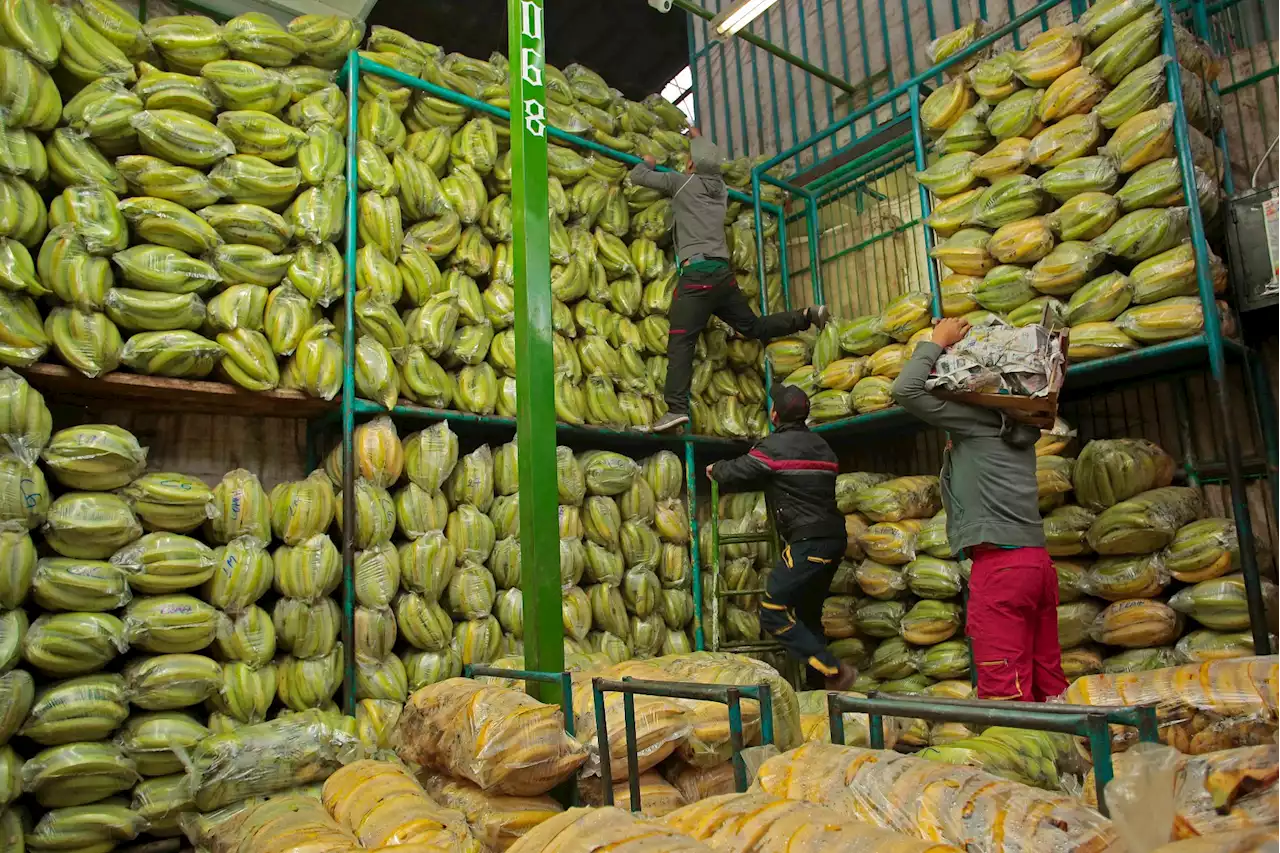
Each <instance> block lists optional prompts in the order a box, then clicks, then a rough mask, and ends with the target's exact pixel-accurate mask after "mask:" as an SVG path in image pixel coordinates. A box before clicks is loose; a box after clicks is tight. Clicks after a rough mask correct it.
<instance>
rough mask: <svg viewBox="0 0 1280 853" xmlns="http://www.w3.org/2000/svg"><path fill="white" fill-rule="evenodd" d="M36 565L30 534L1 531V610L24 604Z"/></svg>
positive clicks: (34, 548) (12, 608)
mask: <svg viewBox="0 0 1280 853" xmlns="http://www.w3.org/2000/svg"><path fill="white" fill-rule="evenodd" d="M36 563H37V560H36V546H35V543H34V542H33V541H32V539H31V536H30V534H28V533H27V532H25V531H18V530H0V608H3V609H5V610H14V609H15V608H17V607H18V606H19V605H21V604H22V602H23V600H24V599H25V598H26V596H27V593H28V592H29V591H30V588H31V582H32V579H33V578H34V576H35V569H36ZM111 609H114V608H111Z"/></svg>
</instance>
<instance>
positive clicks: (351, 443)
mask: <svg viewBox="0 0 1280 853" xmlns="http://www.w3.org/2000/svg"><path fill="white" fill-rule="evenodd" d="M346 83H347V225H346V228H347V233H346V250H347V251H346V258H345V260H346V302H347V306H346V310H345V311H343V312H342V315H343V324H342V326H343V328H342V517H343V518H346V519H349V520H351V519H355V517H356V487H355V469H356V458H355V457H356V447H355V436H354V433H355V429H356V382H355V372H356V310H355V308H356V191H357V187H356V184H357V183H358V181H357V180H356V144H357V142H358V132H357V126H358V121H357V117H358V115H359V112H360V54H358V53H356V52H355V51H354V50H353V51H351V52H350V53H349V54H347V80H346ZM355 550H356V526H355V524H354V522H352V521H349V522H348V523H347V524H346V525H344V526H343V529H342V651H343V654H344V656H345V658H344V660H343V667H342V707H343V710H344V711H345V712H346V713H347V714H351V715H354V714H355V712H356V642H355V634H356V631H355V613H356V610H355V607H356V585H355Z"/></svg>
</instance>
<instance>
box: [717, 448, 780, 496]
mask: <svg viewBox="0 0 1280 853" xmlns="http://www.w3.org/2000/svg"><path fill="white" fill-rule="evenodd" d="M763 446H764V445H763V443H761V446H760V447H757V448H755V449H753V450H752V451H751V452H750V453H746V454H744V455H742V456H739V457H737V458H736V459H725V460H724V461H722V462H716V463H715V464H714V465H709V466H707V475H708V476H709V477H711V479H713V480H715V481H716V482H717V483H719V484H720V486H721V488H723V489H725V490H727V491H731V492H744V491H750V490H752V489H759V488H762V487H763V486H764V479H765V478H766V477H767V476H768V475H769V471H770V468H769V465H768V463H767V462H766V460H767V459H768V458H769V457H768V455H767V453H766V451H764V449H763Z"/></svg>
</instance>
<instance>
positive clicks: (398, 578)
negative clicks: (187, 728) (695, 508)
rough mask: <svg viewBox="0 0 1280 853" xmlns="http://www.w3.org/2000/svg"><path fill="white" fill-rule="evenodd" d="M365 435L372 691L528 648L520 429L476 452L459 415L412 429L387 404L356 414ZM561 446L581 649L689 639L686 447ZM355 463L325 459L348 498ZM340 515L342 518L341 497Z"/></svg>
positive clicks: (359, 589) (362, 466) (359, 446)
mask: <svg viewBox="0 0 1280 853" xmlns="http://www.w3.org/2000/svg"><path fill="white" fill-rule="evenodd" d="M355 449H356V457H355V458H356V465H357V480H356V504H357V526H356V546H357V548H358V549H359V550H358V552H357V554H356V558H355V569H354V571H355V587H356V598H357V602H358V606H357V608H356V613H355V622H356V656H357V664H358V684H357V692H358V695H359V697H360V698H362V699H365V698H367V699H376V700H394V701H396V702H400V703H403V702H404V701H405V698H406V697H407V695H408V693H409V692H410V691H412V690H416V689H418V688H419V687H421V686H423V685H426V684H432V683H435V682H438V681H442V680H444V679H447V678H451V677H456V676H459V675H461V673H462V667H463V666H464V665H466V664H472V663H477V664H478V663H489V662H491V661H494V660H495V659H497V658H498V657H499V656H501V655H514V656H517V657H518V656H519V655H520V654H521V653H522V650H523V637H524V608H523V596H522V593H521V590H520V579H521V565H520V540H519V536H520V503H519V502H520V496H519V472H518V465H517V462H518V460H517V447H516V443H515V442H514V441H513V442H510V443H508V444H504V445H502V446H501V447H499V448H498V449H497V451H496V452H493V451H491V450H490V448H489V447H488V445H482V446H480V447H478V448H476V449H475V450H473V451H472V452H470V453H465V454H463V453H461V452H460V450H459V443H458V438H457V436H456V435H454V434H453V432H452V431H451V430H450V429H449V426H448V424H447V423H445V422H441V423H438V424H436V425H434V426H431V427H428V428H427V429H424V430H421V431H420V432H415V433H412V434H411V435H409V436H407V437H406V438H405V439H404V441H403V442H401V440H400V438H399V436H398V434H397V432H396V429H395V426H394V425H393V424H392V423H391V420H390V418H388V417H381V418H377V419H375V420H373V421H370V422H369V423H366V424H362V425H361V426H360V427H358V428H357V429H356V433H355ZM556 455H557V469H558V484H559V495H560V502H561V505H560V508H559V509H560V512H559V517H560V535H561V538H560V566H561V581H562V588H563V593H562V604H561V610H562V615H563V623H564V632H565V651H566V653H567V654H569V655H570V656H571V660H570V663H574V660H573V656H578V663H574V665H575V666H576V665H580V663H581V662H582V661H583V658H582V656H585V655H588V654H589V653H592V654H595V655H599V657H597V658H593V660H594V661H595V662H597V663H599V662H600V661H605V662H609V661H622V660H627V659H629V658H632V657H653V656H656V655H659V654H671V653H679V652H687V651H689V650H690V648H691V646H692V644H691V640H690V635H689V632H690V630H691V623H692V620H693V594H692V592H691V591H690V587H691V580H692V573H691V571H690V568H689V553H688V538H689V533H688V531H689V523H688V514H687V509H686V508H685V504H684V500H683V498H682V497H681V492H682V489H683V486H684V469H683V466H682V465H681V464H680V461H679V459H678V458H677V457H676V456H675V454H673V453H671V452H669V451H661V452H659V453H656V454H654V455H653V456H650V457H648V458H647V459H644V460H643V461H642V462H640V463H637V462H635V461H633V460H631V459H628V458H627V457H625V456H622V455H620V454H617V453H612V452H607V451H598V450H588V451H584V452H583V453H581V454H579V455H577V456H575V455H574V454H573V452H572V451H570V450H569V449H568V448H567V447H561V448H559V449H558V451H557V454H556ZM341 464H342V463H341V448H340V447H338V448H335V449H334V451H333V452H332V453H331V454H330V456H329V458H328V461H327V462H326V465H325V469H326V471H327V472H328V473H329V475H330V477H332V479H333V484H334V487H335V488H338V489H339V491H338V493H337V495H335V501H336V502H337V504H339V505H340V504H341V500H340V494H341V492H340V483H341V481H342V476H341V474H342V470H341ZM402 475H403V480H404V482H403V484H401V480H402ZM313 476H314V475H313ZM338 514H339V518H338V521H339V524H341V523H342V519H341V517H340V516H341V507H340V506H339V513H338ZM397 533H398V538H397ZM393 540H394V541H393ZM397 649H398V653H397Z"/></svg>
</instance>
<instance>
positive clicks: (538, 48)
mask: <svg viewBox="0 0 1280 853" xmlns="http://www.w3.org/2000/svg"><path fill="white" fill-rule="evenodd" d="M520 6H521V10H520V12H521V14H520V36H521V41H522V42H523V44H522V45H521V47H520V76H521V77H523V78H524V81H525V82H526V83H528V84H529V85H530V86H534V87H536V88H538V89H541V88H542V68H541V67H540V65H539V63H538V56H539V55H540V54H541V53H542V6H541V5H539V4H538V3H537V2H535V0H522V2H521V4H520ZM529 94H531V95H533V96H531V97H526V98H525V99H524V126H525V128H526V129H527V130H528V131H529V132H530V133H532V134H533V135H534V136H544V135H546V132H547V129H546V113H545V112H544V111H543V106H542V101H541V100H540V99H539V98H537V97H536V95H538V94H541V93H540V92H534V93H529Z"/></svg>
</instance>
